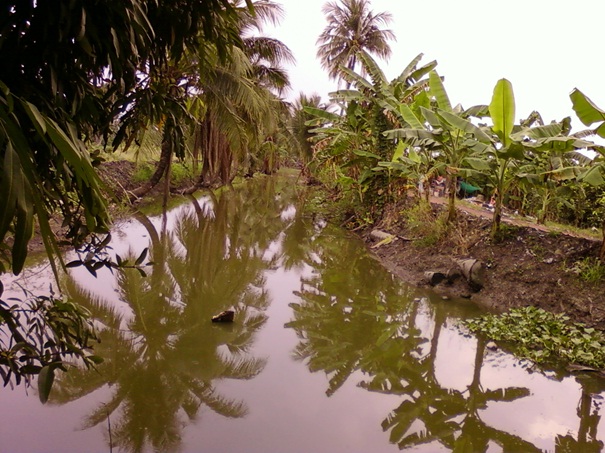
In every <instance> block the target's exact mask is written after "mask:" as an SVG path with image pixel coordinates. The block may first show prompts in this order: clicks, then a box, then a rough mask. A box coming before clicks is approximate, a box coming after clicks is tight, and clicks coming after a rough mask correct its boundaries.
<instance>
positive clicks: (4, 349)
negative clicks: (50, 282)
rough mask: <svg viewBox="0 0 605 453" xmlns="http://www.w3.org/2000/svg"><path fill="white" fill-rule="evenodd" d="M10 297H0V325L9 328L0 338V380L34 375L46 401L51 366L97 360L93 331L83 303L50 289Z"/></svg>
mask: <svg viewBox="0 0 605 453" xmlns="http://www.w3.org/2000/svg"><path fill="white" fill-rule="evenodd" d="M1 294H2V293H1V285H0V295H1ZM10 302H11V304H12V305H9V303H8V302H7V301H4V300H0V327H2V328H3V329H6V330H7V331H8V332H10V337H9V338H8V339H4V340H3V341H2V342H0V377H2V380H3V383H4V385H5V386H6V385H9V384H11V385H12V384H13V383H14V384H16V385H19V384H20V383H21V382H22V381H24V382H25V383H26V384H27V385H29V384H30V383H31V380H32V378H33V377H34V376H36V375H38V391H39V397H40V401H41V402H42V403H45V402H46V401H47V400H48V395H49V393H50V390H51V388H52V384H53V381H54V374H55V370H56V369H59V370H62V371H66V370H67V367H68V365H69V364H73V363H74V361H77V362H79V363H83V364H84V365H86V366H87V367H93V366H94V365H96V364H99V363H101V362H102V359H101V358H100V357H98V356H96V355H94V354H93V352H92V343H93V342H96V340H97V337H96V333H95V330H94V326H93V323H92V321H91V320H90V319H89V318H90V313H89V312H88V311H87V310H86V309H84V308H83V307H81V306H79V305H77V304H74V303H72V302H69V301H64V300H60V299H56V298H55V297H54V296H53V295H52V294H51V295H50V296H48V297H47V296H29V297H28V299H26V300H24V301H21V300H19V299H15V298H11V299H10Z"/></svg>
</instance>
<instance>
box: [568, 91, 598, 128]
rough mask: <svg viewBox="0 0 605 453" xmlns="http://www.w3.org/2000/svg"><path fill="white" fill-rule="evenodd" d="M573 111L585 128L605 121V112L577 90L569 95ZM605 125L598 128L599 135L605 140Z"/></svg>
mask: <svg viewBox="0 0 605 453" xmlns="http://www.w3.org/2000/svg"><path fill="white" fill-rule="evenodd" d="M569 97H570V98H571V102H572V104H573V109H574V111H575V112H576V115H578V118H580V121H582V123H584V125H585V126H590V125H591V124H593V123H596V122H599V121H605V111H603V110H601V109H600V108H599V107H597V106H596V105H595V104H594V103H593V102H592V101H591V100H590V99H589V98H588V97H586V95H584V93H582V92H581V91H580V90H578V89H577V88H575V89H574V90H573V91H572V92H571V94H570V95H569ZM603 126H605V123H603V124H601V126H599V128H597V134H598V135H599V136H600V137H603V138H605V127H603Z"/></svg>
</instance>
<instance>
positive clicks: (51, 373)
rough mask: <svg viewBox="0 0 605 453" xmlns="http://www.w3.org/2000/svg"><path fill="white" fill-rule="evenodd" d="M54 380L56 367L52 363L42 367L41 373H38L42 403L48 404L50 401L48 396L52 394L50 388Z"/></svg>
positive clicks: (39, 394) (39, 393)
mask: <svg viewBox="0 0 605 453" xmlns="http://www.w3.org/2000/svg"><path fill="white" fill-rule="evenodd" d="M54 380H55V370H54V367H52V366H50V365H46V366H44V367H42V369H41V370H40V374H39V375H38V396H39V397H40V402H41V403H42V404H46V402H47V401H48V397H49V395H50V390H51V389H52V386H53V382H54Z"/></svg>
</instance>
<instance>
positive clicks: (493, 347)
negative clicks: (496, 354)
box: [485, 341, 498, 351]
mask: <svg viewBox="0 0 605 453" xmlns="http://www.w3.org/2000/svg"><path fill="white" fill-rule="evenodd" d="M485 347H486V348H487V349H489V350H490V351H497V350H498V345H497V344H496V343H494V342H493V341H490V342H488V343H487V344H486V345H485Z"/></svg>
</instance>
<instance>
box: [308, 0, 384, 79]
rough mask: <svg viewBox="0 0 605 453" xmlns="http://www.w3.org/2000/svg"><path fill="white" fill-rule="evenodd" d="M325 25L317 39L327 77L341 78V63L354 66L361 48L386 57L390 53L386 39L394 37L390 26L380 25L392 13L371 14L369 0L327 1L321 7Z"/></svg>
mask: <svg viewBox="0 0 605 453" xmlns="http://www.w3.org/2000/svg"><path fill="white" fill-rule="evenodd" d="M322 11H323V13H324V14H325V15H326V18H327V20H328V25H326V28H325V29H324V31H323V32H322V33H321V35H319V38H318V39H317V45H318V46H319V48H318V49H317V56H318V57H319V59H320V61H321V65H322V67H323V68H324V69H326V70H328V71H329V75H330V78H332V79H340V78H341V69H340V68H341V67H346V68H348V69H350V70H354V69H355V66H356V65H357V61H358V58H357V56H358V54H359V52H360V51H361V50H365V51H366V52H368V53H370V54H373V55H377V56H379V57H381V58H385V59H386V58H388V57H389V56H390V55H391V48H390V46H389V44H388V41H389V40H395V34H394V33H393V32H392V31H391V30H384V29H381V28H380V27H381V26H382V25H388V24H389V23H390V22H391V20H392V17H391V14H390V13H388V12H383V13H378V14H374V13H373V12H372V11H371V10H370V2H369V0H342V3H337V2H328V3H326V5H325V6H324V7H323V9H322Z"/></svg>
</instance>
